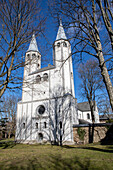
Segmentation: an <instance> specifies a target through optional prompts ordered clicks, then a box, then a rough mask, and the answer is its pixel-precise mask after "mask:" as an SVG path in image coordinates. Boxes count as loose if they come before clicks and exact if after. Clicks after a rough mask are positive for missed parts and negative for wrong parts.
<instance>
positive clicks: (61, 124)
mask: <svg viewBox="0 0 113 170" xmlns="http://www.w3.org/2000/svg"><path fill="white" fill-rule="evenodd" d="M59 124H60V129H62V122H61V121H60V122H59Z"/></svg>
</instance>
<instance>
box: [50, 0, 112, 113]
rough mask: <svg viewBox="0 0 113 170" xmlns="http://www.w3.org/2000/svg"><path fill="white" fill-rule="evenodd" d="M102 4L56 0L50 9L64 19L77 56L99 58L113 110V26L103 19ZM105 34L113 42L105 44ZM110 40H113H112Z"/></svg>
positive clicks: (55, 15)
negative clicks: (111, 45) (110, 44)
mask: <svg viewBox="0 0 113 170" xmlns="http://www.w3.org/2000/svg"><path fill="white" fill-rule="evenodd" d="M99 2H101V1H98V3H97V1H94V0H78V1H77V0H69V1H67V0H54V1H52V2H51V6H50V9H52V10H51V13H52V14H53V15H54V17H56V18H58V16H59V15H60V16H62V18H63V21H64V23H65V28H68V33H69V38H70V40H71V41H72V44H73V54H77V53H78V54H80V56H81V57H83V56H86V54H88V55H91V56H93V57H95V58H97V59H98V62H99V67H100V69H101V75H102V77H103V81H104V83H105V86H106V89H107V93H108V96H109V100H110V104H111V108H112V110H113V86H112V82H111V79H110V75H109V68H108V63H107V62H109V64H110V65H112V62H113V56H112V49H111V48H110V46H109V42H110V40H109V37H110V36H108V34H107V32H108V31H111V32H110V34H109V35H112V27H110V28H109V29H106V28H107V27H106V26H107V25H105V22H103V17H104V16H105V15H106V14H105V15H104V16H102V13H101V12H100V6H99ZM109 2H110V1H109ZM108 5H109V4H108ZM109 7H110V6H109ZM108 10H109V13H110V14H109V15H108V16H109V18H111V17H112V15H111V14H112V9H111V8H109V9H108ZM106 17H107V16H106ZM109 18H108V20H109V23H110V24H111V25H112V19H111V20H110V19H109ZM109 23H108V26H109ZM106 30H107V31H106ZM103 34H104V36H106V37H107V39H108V40H109V41H104V40H106V39H103ZM110 39H111V40H112V38H111V37H110ZM111 43H112V42H111ZM107 46H108V49H107ZM108 52H109V53H108ZM112 68H113V67H112Z"/></svg>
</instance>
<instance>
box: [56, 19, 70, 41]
mask: <svg viewBox="0 0 113 170" xmlns="http://www.w3.org/2000/svg"><path fill="white" fill-rule="evenodd" d="M60 39H65V40H67V37H66V34H65V31H64V28H63V26H62V21H61V20H60V25H59V29H58V32H57V37H56V40H60Z"/></svg>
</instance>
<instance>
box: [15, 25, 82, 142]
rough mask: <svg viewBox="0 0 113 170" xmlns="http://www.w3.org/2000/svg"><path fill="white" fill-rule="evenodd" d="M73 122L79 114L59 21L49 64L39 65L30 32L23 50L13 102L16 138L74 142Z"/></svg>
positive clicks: (17, 139) (63, 35)
mask: <svg viewBox="0 0 113 170" xmlns="http://www.w3.org/2000/svg"><path fill="white" fill-rule="evenodd" d="M73 124H79V115H78V109H77V100H76V99H75V92H74V80H73V67H72V57H71V45H70V42H69V41H68V40H67V37H66V35H65V32H64V29H63V26H62V23H60V26H59V29H58V33H57V37H56V40H55V42H54V44H53V65H50V64H49V65H48V67H45V68H41V54H40V52H39V50H38V47H37V42H36V39H35V35H34V34H33V36H32V40H31V42H30V45H29V48H28V50H27V52H26V55H25V67H24V78H23V88H22V100H21V101H20V102H18V105H17V121H16V127H17V128H16V141H18V142H24V143H33V142H37V143H42V142H50V143H74V141H73Z"/></svg>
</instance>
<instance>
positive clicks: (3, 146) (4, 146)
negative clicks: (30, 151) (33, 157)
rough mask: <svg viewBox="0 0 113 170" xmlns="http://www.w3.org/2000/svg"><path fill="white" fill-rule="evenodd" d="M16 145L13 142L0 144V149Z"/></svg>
mask: <svg viewBox="0 0 113 170" xmlns="http://www.w3.org/2000/svg"><path fill="white" fill-rule="evenodd" d="M15 145H16V143H15V141H8V142H0V148H2V149H6V148H13V147H14V146H15Z"/></svg>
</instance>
